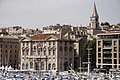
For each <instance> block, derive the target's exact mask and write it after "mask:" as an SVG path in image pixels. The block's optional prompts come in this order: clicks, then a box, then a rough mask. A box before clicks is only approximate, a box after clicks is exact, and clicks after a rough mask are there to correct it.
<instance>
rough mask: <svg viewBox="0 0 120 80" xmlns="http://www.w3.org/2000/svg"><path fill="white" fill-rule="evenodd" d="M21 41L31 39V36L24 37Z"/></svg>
mask: <svg viewBox="0 0 120 80" xmlns="http://www.w3.org/2000/svg"><path fill="white" fill-rule="evenodd" d="M21 41H31V38H29V37H24V38H23V39H22V40H21Z"/></svg>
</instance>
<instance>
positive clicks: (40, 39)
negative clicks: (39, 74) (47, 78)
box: [20, 34, 74, 71]
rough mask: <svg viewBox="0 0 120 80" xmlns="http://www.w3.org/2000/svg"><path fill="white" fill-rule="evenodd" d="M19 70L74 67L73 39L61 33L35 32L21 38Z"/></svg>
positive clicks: (48, 69)
mask: <svg viewBox="0 0 120 80" xmlns="http://www.w3.org/2000/svg"><path fill="white" fill-rule="evenodd" d="M20 44H21V70H31V69H32V70H37V71H39V70H40V71H51V70H54V71H66V70H68V68H69V66H71V67H73V68H74V41H73V40H70V39H68V38H66V37H64V36H63V35H62V34H36V35H33V36H32V37H26V38H23V39H22V40H21V43H20Z"/></svg>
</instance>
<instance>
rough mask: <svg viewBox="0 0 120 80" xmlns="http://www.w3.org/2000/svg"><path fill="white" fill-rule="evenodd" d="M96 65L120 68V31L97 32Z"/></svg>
mask: <svg viewBox="0 0 120 80" xmlns="http://www.w3.org/2000/svg"><path fill="white" fill-rule="evenodd" d="M96 66H97V67H98V68H115V69H119V68H120V33H101V34H97V42H96Z"/></svg>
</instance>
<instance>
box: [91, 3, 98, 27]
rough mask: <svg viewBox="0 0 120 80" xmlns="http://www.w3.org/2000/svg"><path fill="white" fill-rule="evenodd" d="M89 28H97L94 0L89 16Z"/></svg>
mask: <svg viewBox="0 0 120 80" xmlns="http://www.w3.org/2000/svg"><path fill="white" fill-rule="evenodd" d="M90 28H92V29H99V16H98V14H97V9H96V5H95V2H94V7H93V12H92V14H91V16H90Z"/></svg>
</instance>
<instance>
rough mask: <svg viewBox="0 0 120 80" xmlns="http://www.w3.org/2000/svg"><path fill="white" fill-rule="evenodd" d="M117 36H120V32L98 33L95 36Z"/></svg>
mask: <svg viewBox="0 0 120 80" xmlns="http://www.w3.org/2000/svg"><path fill="white" fill-rule="evenodd" d="M116 34H117V35H118V34H120V32H106V33H99V34H97V35H116Z"/></svg>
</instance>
